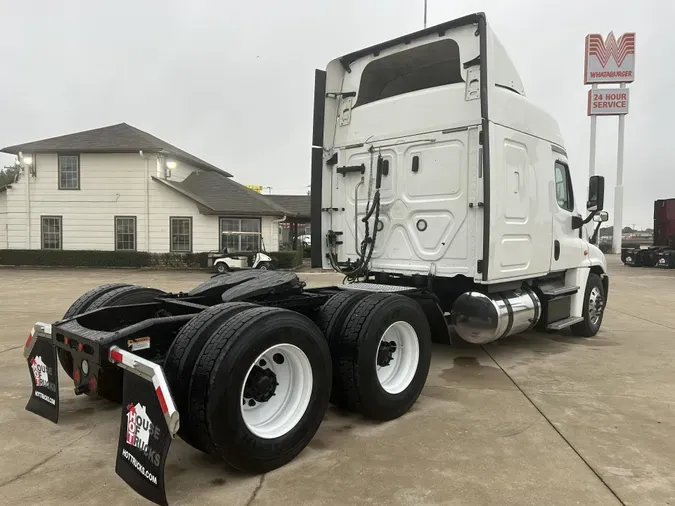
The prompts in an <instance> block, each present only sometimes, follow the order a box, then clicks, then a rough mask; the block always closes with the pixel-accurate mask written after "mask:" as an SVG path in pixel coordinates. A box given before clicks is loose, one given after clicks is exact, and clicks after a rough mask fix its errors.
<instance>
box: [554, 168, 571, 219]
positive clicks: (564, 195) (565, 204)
mask: <svg viewBox="0 0 675 506" xmlns="http://www.w3.org/2000/svg"><path fill="white" fill-rule="evenodd" d="M555 196H556V200H557V201H558V205H559V206H560V208H561V209H564V210H565V211H570V212H573V211H574V194H573V193H572V178H571V177H570V170H569V168H568V167H567V165H565V164H564V163H562V162H555Z"/></svg>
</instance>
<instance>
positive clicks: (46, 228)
mask: <svg viewBox="0 0 675 506" xmlns="http://www.w3.org/2000/svg"><path fill="white" fill-rule="evenodd" d="M40 234H41V236H42V249H61V248H62V244H61V243H62V239H63V229H62V228H61V216H43V217H42V223H41V226H40Z"/></svg>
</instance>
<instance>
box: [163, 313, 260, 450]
mask: <svg viewBox="0 0 675 506" xmlns="http://www.w3.org/2000/svg"><path fill="white" fill-rule="evenodd" d="M254 307H258V306H257V305H256V304H251V303H248V302H229V303H226V304H218V305H217V306H213V307H210V308H208V309H206V310H204V311H202V312H201V313H199V314H198V315H197V316H195V317H194V318H193V319H192V320H190V321H189V322H188V323H187V324H186V325H185V326H184V327H183V328H182V329H181V330H180V332H178V335H177V336H176V338H175V339H174V341H173V343H171V346H170V347H169V351H168V353H167V355H166V360H165V361H164V374H165V375H166V380H167V382H168V383H169V388H171V392H172V394H173V398H174V400H175V402H176V407H177V408H178V412H179V413H180V417H181V423H180V428H179V429H178V434H179V435H180V437H182V438H183V440H185V442H186V443H188V444H189V445H191V446H193V447H195V448H197V449H198V450H201V451H206V448H204V447H202V445H200V443H199V441H200V440H199V438H198V437H195V436H194V435H193V434H192V432H191V429H192V426H193V424H192V422H191V421H190V413H189V409H188V406H189V403H188V392H189V386H190V378H191V377H192V371H193V369H194V366H195V363H196V362H197V359H198V358H199V354H200V353H201V351H202V347H203V346H204V343H206V341H207V340H208V339H209V338H210V337H211V334H213V332H214V331H215V330H216V329H217V328H218V327H219V326H220V325H222V324H223V323H225V322H226V321H227V320H228V319H229V318H231V317H232V316H234V315H236V314H238V313H241V312H242V311H244V310H246V309H251V308H254Z"/></svg>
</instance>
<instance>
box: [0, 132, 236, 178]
mask: <svg viewBox="0 0 675 506" xmlns="http://www.w3.org/2000/svg"><path fill="white" fill-rule="evenodd" d="M140 150H143V151H147V152H150V153H159V152H163V153H168V154H170V155H172V156H173V157H175V158H176V159H177V160H180V161H182V162H185V163H187V164H189V165H192V166H193V167H196V168H198V169H204V170H215V171H218V172H220V173H221V174H225V175H227V176H232V174H228V173H227V172H225V171H223V170H220V169H219V168H218V167H216V166H215V165H211V164H210V163H208V162H205V161H204V160H202V159H200V158H197V157H196V156H194V155H191V154H190V153H188V152H186V151H183V150H182V149H180V148H177V147H176V146H173V145H171V144H169V143H168V142H165V141H163V140H162V139H158V138H157V137H155V136H154V135H150V134H149V133H147V132H144V131H143V130H139V129H138V128H135V127H132V126H131V125H128V124H126V123H119V124H117V125H111V126H107V127H103V128H95V129H94V130H86V131H84V132H77V133H74V134H68V135H60V136H58V137H51V138H49V139H43V140H40V141H34V142H27V143H25V144H17V145H15V146H8V147H6V148H3V149H2V150H0V151H3V152H5V153H11V154H14V155H17V154H19V152H20V151H22V152H24V153H58V152H59V151H61V152H65V151H77V152H79V153H133V152H137V151H140Z"/></svg>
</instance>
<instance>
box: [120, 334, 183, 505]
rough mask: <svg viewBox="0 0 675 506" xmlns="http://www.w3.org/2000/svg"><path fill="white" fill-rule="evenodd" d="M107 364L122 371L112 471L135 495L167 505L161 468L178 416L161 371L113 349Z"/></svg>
mask: <svg viewBox="0 0 675 506" xmlns="http://www.w3.org/2000/svg"><path fill="white" fill-rule="evenodd" d="M109 358H110V361H111V362H113V363H115V364H117V365H118V366H119V367H121V368H123V369H124V386H123V393H122V420H121V423H120V433H119V441H118V444H117V458H116V460H115V472H116V473H117V475H118V476H119V477H120V478H122V479H123V480H124V481H125V482H126V483H127V484H128V485H129V486H130V487H131V488H133V489H134V490H135V491H136V492H137V493H139V494H140V495H142V496H143V497H145V498H146V499H148V500H149V501H152V502H154V503H155V504H162V505H167V504H168V503H167V500H166V491H165V481H164V465H165V463H166V457H167V454H168V453H169V446H171V440H172V439H173V438H174V436H175V435H176V433H177V432H178V427H179V416H178V411H177V410H176V406H175V404H174V402H173V398H172V396H171V392H170V391H169V387H168V385H167V383H166V378H165V376H164V372H163V371H162V368H161V367H160V366H159V365H157V364H155V363H153V362H150V361H149V360H146V359H144V358H141V357H139V356H137V355H134V354H133V353H131V352H128V351H125V350H122V349H120V348H118V347H116V346H113V347H112V348H111V350H110V355H109Z"/></svg>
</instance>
